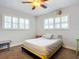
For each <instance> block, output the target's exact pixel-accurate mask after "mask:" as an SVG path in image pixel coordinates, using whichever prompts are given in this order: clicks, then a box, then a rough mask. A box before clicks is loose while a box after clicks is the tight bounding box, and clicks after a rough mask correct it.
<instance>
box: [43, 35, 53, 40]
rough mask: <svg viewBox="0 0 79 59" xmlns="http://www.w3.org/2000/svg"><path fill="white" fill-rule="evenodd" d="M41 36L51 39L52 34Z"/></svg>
mask: <svg viewBox="0 0 79 59" xmlns="http://www.w3.org/2000/svg"><path fill="white" fill-rule="evenodd" d="M42 37H44V38H46V39H52V34H45V35H43V36H42Z"/></svg>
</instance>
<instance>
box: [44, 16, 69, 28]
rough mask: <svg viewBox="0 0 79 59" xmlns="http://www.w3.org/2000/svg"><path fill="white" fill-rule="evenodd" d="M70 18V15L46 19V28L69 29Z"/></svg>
mask: <svg viewBox="0 0 79 59" xmlns="http://www.w3.org/2000/svg"><path fill="white" fill-rule="evenodd" d="M68 20H69V19H68V16H62V17H55V18H49V19H45V20H44V29H68V28H69V22H68Z"/></svg>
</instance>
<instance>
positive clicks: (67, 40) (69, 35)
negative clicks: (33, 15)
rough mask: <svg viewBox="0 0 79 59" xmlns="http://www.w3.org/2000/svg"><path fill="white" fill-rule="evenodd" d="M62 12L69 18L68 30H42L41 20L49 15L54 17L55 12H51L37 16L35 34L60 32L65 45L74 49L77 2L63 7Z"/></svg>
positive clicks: (78, 31)
mask: <svg viewBox="0 0 79 59" xmlns="http://www.w3.org/2000/svg"><path fill="white" fill-rule="evenodd" d="M62 10H63V14H64V15H68V16H69V18H70V29H68V30H44V29H43V20H44V19H46V18H50V17H55V16H56V13H55V12H51V13H49V14H46V15H42V16H39V17H38V20H37V34H44V33H54V34H62V35H63V42H64V45H65V47H67V48H71V49H76V40H75V39H76V38H77V36H78V35H79V4H76V5H74V6H70V7H66V8H63V9H62Z"/></svg>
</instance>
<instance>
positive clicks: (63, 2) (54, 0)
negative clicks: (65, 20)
mask: <svg viewBox="0 0 79 59" xmlns="http://www.w3.org/2000/svg"><path fill="white" fill-rule="evenodd" d="M22 1H29V0H0V5H2V6H5V7H8V8H11V9H14V10H19V11H22V12H24V13H29V14H31V15H34V16H39V15H43V14H46V13H49V12H51V11H54V10H56V9H59V8H64V7H68V6H70V5H73V4H75V3H77V2H78V0H48V2H47V3H46V5H47V7H48V8H47V9H44V8H42V7H39V8H36V9H35V10H32V5H31V4H22V3H21V2H22Z"/></svg>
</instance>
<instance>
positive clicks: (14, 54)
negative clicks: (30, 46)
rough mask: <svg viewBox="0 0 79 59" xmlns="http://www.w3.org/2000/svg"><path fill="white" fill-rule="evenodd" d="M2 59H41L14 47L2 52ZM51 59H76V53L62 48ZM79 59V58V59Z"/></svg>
mask: <svg viewBox="0 0 79 59" xmlns="http://www.w3.org/2000/svg"><path fill="white" fill-rule="evenodd" d="M0 59H39V58H37V57H36V56H34V55H32V54H30V55H29V53H25V52H22V50H21V47H20V46H18V47H13V48H11V49H10V51H8V50H1V51H0ZM51 59H76V56H75V52H74V51H72V50H69V49H65V48H61V49H60V50H59V51H58V52H57V53H56V54H55V55H54V56H52V57H51ZM77 59H79V57H78V58H77Z"/></svg>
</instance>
